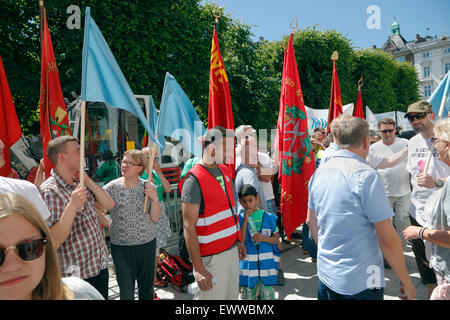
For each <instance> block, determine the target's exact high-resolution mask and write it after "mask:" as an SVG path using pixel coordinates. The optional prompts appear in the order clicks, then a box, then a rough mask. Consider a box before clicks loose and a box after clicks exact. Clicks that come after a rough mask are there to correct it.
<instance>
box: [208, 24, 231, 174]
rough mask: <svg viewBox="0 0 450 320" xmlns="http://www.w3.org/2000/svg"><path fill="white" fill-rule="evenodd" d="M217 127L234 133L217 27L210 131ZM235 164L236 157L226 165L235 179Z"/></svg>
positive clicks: (214, 43) (212, 63)
mask: <svg viewBox="0 0 450 320" xmlns="http://www.w3.org/2000/svg"><path fill="white" fill-rule="evenodd" d="M216 126H221V127H224V128H226V129H230V130H233V131H234V120H233V108H232V106H231V96H230V88H229V84H228V77H227V73H226V71H225V66H224V64H223V59H222V54H221V52H220V47H219V38H218V37H217V32H216V27H214V33H213V38H212V44H211V63H210V70H209V104H208V129H211V128H214V127H216ZM234 163H235V157H233V159H227V162H226V165H227V167H228V169H229V170H230V172H231V173H232V177H233V178H234V174H235V170H234V169H235V168H234Z"/></svg>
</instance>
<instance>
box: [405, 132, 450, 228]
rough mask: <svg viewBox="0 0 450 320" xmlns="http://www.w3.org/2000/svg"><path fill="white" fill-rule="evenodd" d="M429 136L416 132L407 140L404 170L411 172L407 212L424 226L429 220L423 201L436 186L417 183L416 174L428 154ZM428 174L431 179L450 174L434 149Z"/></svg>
mask: <svg viewBox="0 0 450 320" xmlns="http://www.w3.org/2000/svg"><path fill="white" fill-rule="evenodd" d="M430 147H431V138H429V139H424V138H423V136H422V135H421V134H417V135H415V136H414V137H412V138H411V140H409V144H408V162H407V163H406V170H408V172H409V173H410V174H411V185H412V192H411V202H412V204H413V205H412V206H411V208H410V212H409V214H410V215H411V216H412V217H413V218H414V219H416V221H417V222H418V223H419V224H420V225H422V226H426V225H427V221H428V220H429V219H428V218H427V217H426V216H425V203H426V201H427V199H428V198H429V197H430V196H431V194H432V193H433V192H434V191H436V188H434V189H429V188H426V187H420V186H418V185H417V178H416V176H417V175H418V174H420V173H422V172H423V171H424V169H425V165H426V162H427V160H428V156H429V154H430ZM428 174H429V175H430V176H432V177H433V179H435V180H436V179H441V178H446V177H447V176H448V175H449V174H450V168H449V166H447V165H446V164H445V163H443V162H442V161H439V160H438V153H437V151H436V149H435V150H434V152H433V156H432V157H431V161H430V166H429V168H428Z"/></svg>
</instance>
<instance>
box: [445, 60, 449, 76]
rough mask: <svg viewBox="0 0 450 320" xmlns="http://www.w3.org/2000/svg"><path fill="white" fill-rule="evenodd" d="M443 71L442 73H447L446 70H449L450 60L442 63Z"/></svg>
mask: <svg viewBox="0 0 450 320" xmlns="http://www.w3.org/2000/svg"><path fill="white" fill-rule="evenodd" d="M444 71H445V72H444V74H447V72H448V71H450V62H446V63H445V64H444Z"/></svg>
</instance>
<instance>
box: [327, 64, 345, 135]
mask: <svg viewBox="0 0 450 320" xmlns="http://www.w3.org/2000/svg"><path fill="white" fill-rule="evenodd" d="M340 114H342V98H341V89H339V80H338V75H337V70H336V60H333V76H332V78H331V95H330V109H329V111H328V127H327V132H328V133H330V124H331V122H332V121H333V120H334V119H336V118H337V117H339V115H340Z"/></svg>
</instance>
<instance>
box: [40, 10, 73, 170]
mask: <svg viewBox="0 0 450 320" xmlns="http://www.w3.org/2000/svg"><path fill="white" fill-rule="evenodd" d="M40 33H41V92H40V99H39V116H40V125H41V136H42V151H43V155H44V164H45V177H46V178H48V177H49V176H50V170H51V169H52V168H53V163H52V162H51V161H50V159H49V158H48V157H47V145H48V143H49V142H50V141H51V140H52V138H56V137H59V136H62V135H70V127H69V117H68V113H67V108H66V104H65V102H64V96H63V93H62V90H61V83H60V81H59V73H58V67H57V65H56V60H55V54H54V51H53V44H52V39H51V37H50V31H49V29H48V24H47V17H46V13H45V8H44V7H43V6H40Z"/></svg>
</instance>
